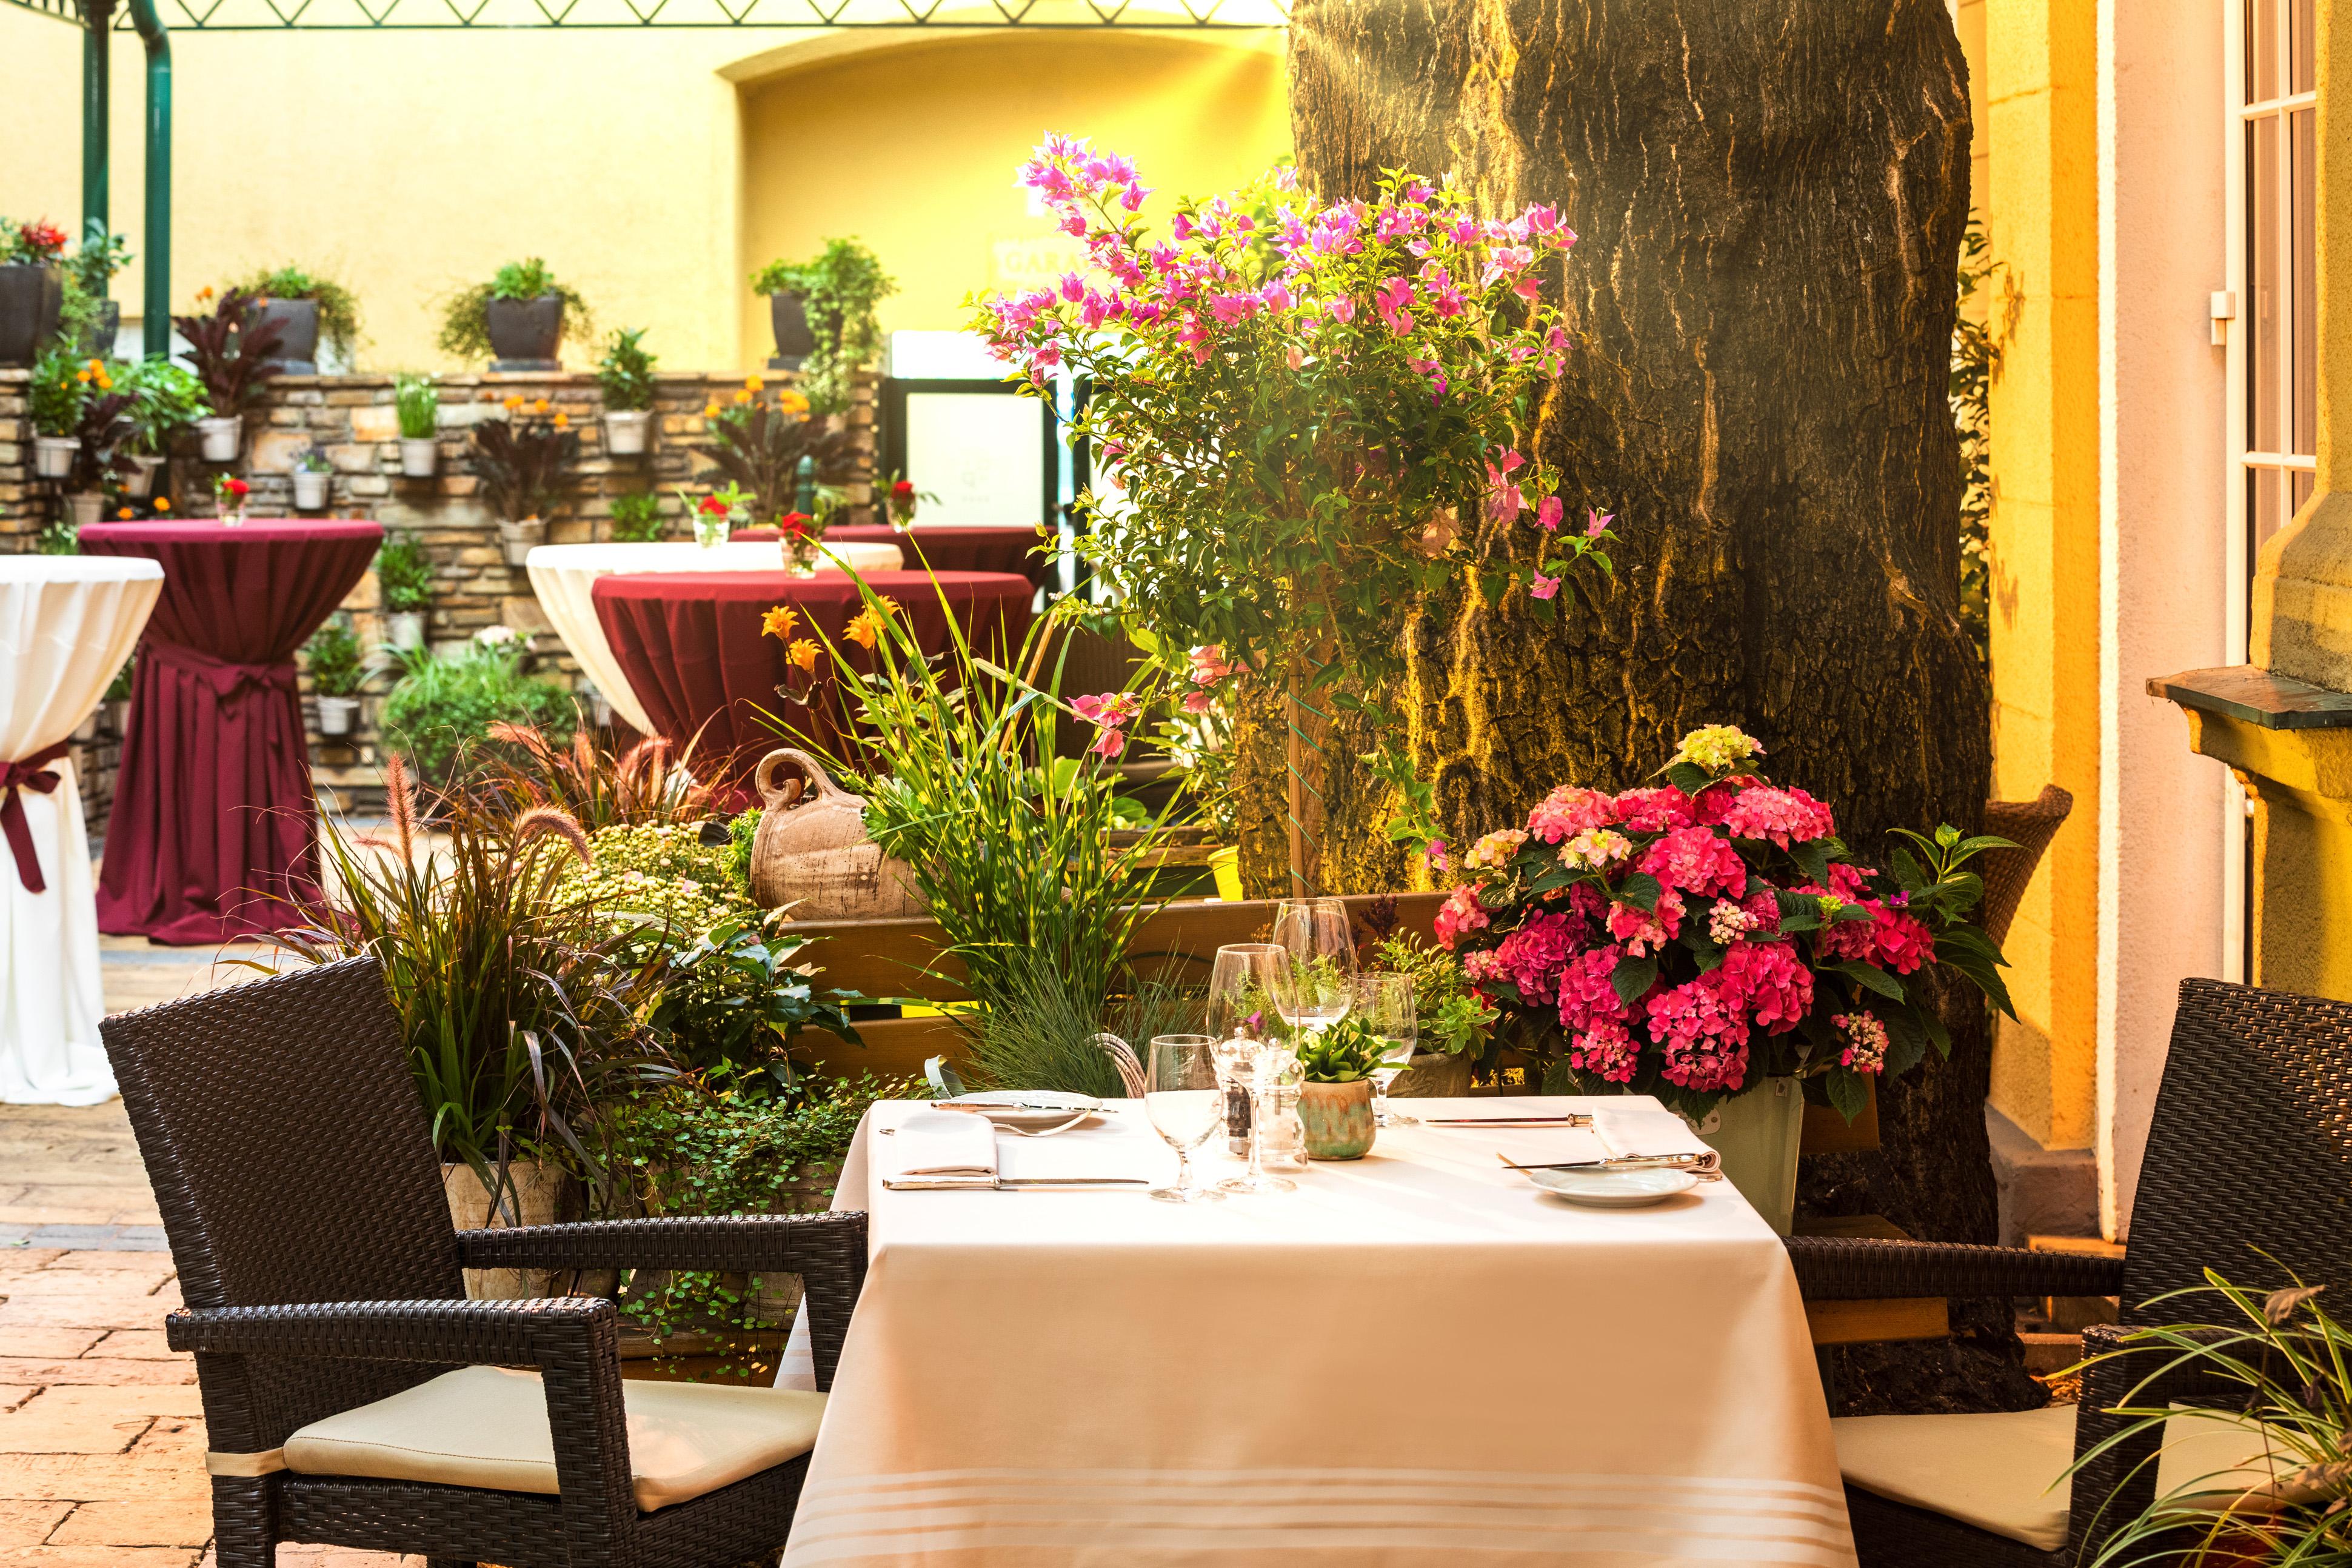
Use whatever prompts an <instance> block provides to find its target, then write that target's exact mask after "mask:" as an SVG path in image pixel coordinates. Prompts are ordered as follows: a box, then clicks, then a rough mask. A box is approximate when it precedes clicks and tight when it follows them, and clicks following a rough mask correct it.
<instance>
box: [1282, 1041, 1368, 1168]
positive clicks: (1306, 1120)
mask: <svg viewBox="0 0 2352 1568" xmlns="http://www.w3.org/2000/svg"><path fill="white" fill-rule="evenodd" d="M1387 1050H1388V1042H1387V1041H1386V1040H1381V1039H1379V1038H1377V1037H1376V1036H1374V1035H1373V1034H1372V1033H1371V1031H1370V1030H1367V1029H1366V1028H1364V1026H1363V1025H1362V1024H1360V1023H1359V1022H1358V1021H1357V1020H1355V1019H1340V1020H1339V1022H1338V1023H1335V1024H1333V1025H1332V1026H1331V1027H1330V1028H1328V1029H1327V1030H1320V1031H1318V1032H1314V1033H1308V1034H1304V1035H1301V1036H1300V1037H1299V1038H1298V1041H1297V1051H1298V1066H1299V1070H1300V1071H1301V1072H1302V1073H1303V1074H1304V1077H1303V1080H1302V1081H1301V1082H1300V1083H1299V1085H1298V1121H1299V1124H1300V1125H1301V1126H1303V1127H1304V1128H1305V1129H1306V1133H1307V1158H1308V1159H1310V1160H1360V1159H1362V1158H1363V1157H1364V1155H1367V1154H1369V1153H1370V1151H1371V1147H1372V1139H1373V1138H1374V1137H1375V1136H1377V1135H1378V1134H1379V1128H1378V1127H1376V1126H1375V1125H1374V1124H1373V1121H1372V1070H1373V1069H1375V1068H1377V1067H1378V1066H1380V1064H1381V1056H1382V1055H1383V1054H1384V1053H1385V1052H1386V1051H1387Z"/></svg>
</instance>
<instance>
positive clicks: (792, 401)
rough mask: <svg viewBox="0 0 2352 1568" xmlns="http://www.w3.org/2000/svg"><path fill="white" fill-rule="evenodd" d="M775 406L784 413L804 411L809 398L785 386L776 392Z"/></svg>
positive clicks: (807, 405)
mask: <svg viewBox="0 0 2352 1568" xmlns="http://www.w3.org/2000/svg"><path fill="white" fill-rule="evenodd" d="M776 406H777V407H778V408H780V409H782V410H783V411H784V412H785V413H807V412H808V407H809V400H808V399H806V398H804V397H803V396H801V394H800V393H798V392H794V391H793V390H792V389H791V388H790V387H787V388H785V389H784V390H783V391H782V392H778V393H777V394H776Z"/></svg>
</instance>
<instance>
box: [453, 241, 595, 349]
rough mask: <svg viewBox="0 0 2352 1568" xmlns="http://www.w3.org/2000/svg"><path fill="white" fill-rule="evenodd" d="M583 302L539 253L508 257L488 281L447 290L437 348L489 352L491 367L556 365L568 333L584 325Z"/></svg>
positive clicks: (587, 322) (586, 323) (586, 325)
mask: <svg viewBox="0 0 2352 1568" xmlns="http://www.w3.org/2000/svg"><path fill="white" fill-rule="evenodd" d="M589 325H590V316H589V310H588V302H587V301H586V300H584V299H583V298H581V297H580V291H579V290H578V289H576V288H574V287H572V286H571V285H570V284H568V283H563V282H560V281H558V280H557V278H556V277H555V275H554V274H553V273H551V272H550V271H549V270H548V269H547V263H546V261H545V260H544V259H542V258H541V257H539V256H530V257H529V258H528V259H526V260H522V261H510V262H508V263H507V264H506V265H505V266H504V267H499V270H498V272H497V274H496V275H495V276H494V277H491V279H490V280H489V281H488V283H477V284H475V285H474V286H473V287H470V288H461V289H459V290H458V291H457V293H455V294H453V295H451V296H450V297H449V298H448V301H447V303H446V305H445V306H444V307H443V308H442V316H441V336H440V338H439V340H438V341H439V343H440V345H441V351H442V352H443V353H445V354H448V355H450V356H452V357H453V358H456V359H460V360H478V359H482V358H483V357H485V356H488V359H489V361H490V369H492V370H494V371H551V370H555V369H558V368H559V366H558V363H557V361H556V357H555V356H556V350H558V349H559V348H561V347H562V343H563V339H564V337H565V335H566V334H567V333H572V334H580V333H585V332H586V331H587V330H588V329H589Z"/></svg>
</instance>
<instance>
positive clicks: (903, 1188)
mask: <svg viewBox="0 0 2352 1568" xmlns="http://www.w3.org/2000/svg"><path fill="white" fill-rule="evenodd" d="M1150 1185H1151V1183H1150V1179H1149V1178H1147V1177H1144V1176H998V1177H996V1178H995V1179H994V1180H992V1181H971V1180H963V1179H958V1178H957V1177H954V1176H943V1177H939V1178H936V1179H934V1178H930V1177H925V1176H897V1177H892V1176H885V1177H884V1178H883V1179H882V1186H883V1187H884V1188H885V1190H887V1191H890V1192H953V1191H962V1192H988V1191H991V1190H994V1191H997V1192H1005V1191H1010V1190H1013V1189H1015V1188H1019V1187H1024V1186H1150Z"/></svg>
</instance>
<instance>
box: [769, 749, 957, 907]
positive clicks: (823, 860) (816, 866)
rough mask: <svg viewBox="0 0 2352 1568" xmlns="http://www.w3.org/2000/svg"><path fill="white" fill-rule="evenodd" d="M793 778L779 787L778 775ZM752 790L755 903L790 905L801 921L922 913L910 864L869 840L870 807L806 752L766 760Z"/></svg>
mask: <svg viewBox="0 0 2352 1568" xmlns="http://www.w3.org/2000/svg"><path fill="white" fill-rule="evenodd" d="M780 765H782V766H788V767H790V768H793V770H794V777H793V778H792V779H790V780H789V781H788V782H787V783H785V784H784V785H782V787H779V786H778V785H777V784H776V782H775V776H776V769H777V768H778V767H779V766H780ZM751 787H752V789H755V790H757V791H758V793H759V796H760V803H761V807H762V808H763V810H761V815H760V826H759V830H758V831H756V832H755V833H753V834H752V835H751V897H752V899H753V900H754V901H755V902H757V903H758V904H759V905H760V907H761V908H762V909H774V908H776V907H777V906H778V905H780V904H791V905H792V906H793V915H794V916H795V917H796V918H799V919H802V920H888V919H893V918H897V917H899V916H904V915H920V914H922V913H923V912H924V904H923V901H922V898H921V895H920V894H917V893H916V892H915V890H914V881H915V879H914V876H913V873H911V872H909V871H908V867H907V862H904V861H899V860H892V859H890V858H889V857H888V856H887V855H885V854H884V853H883V852H882V850H881V847H880V846H879V845H877V844H876V843H875V842H874V841H873V840H872V839H870V838H868V837H866V821H865V818H866V801H865V799H864V797H862V796H857V795H853V794H851V793H849V791H847V790H846V789H843V788H841V786H839V785H838V784H835V782H834V781H833V779H832V778H831V777H830V776H829V775H827V774H826V772H825V770H824V766H823V765H822V764H820V763H819V762H818V761H817V759H816V758H814V757H811V756H810V755H809V754H808V753H807V752H805V751H800V750H796V749H794V748H793V747H780V748H778V749H777V750H774V751H771V752H770V753H768V755H767V756H765V757H763V758H760V767H759V770H758V771H757V772H756V773H754V774H753V775H752V776H751Z"/></svg>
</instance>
